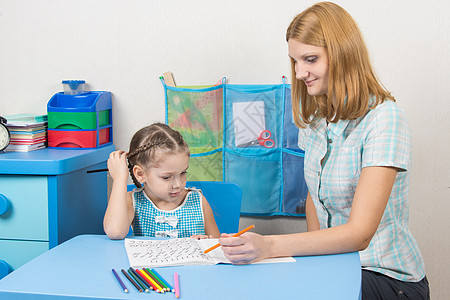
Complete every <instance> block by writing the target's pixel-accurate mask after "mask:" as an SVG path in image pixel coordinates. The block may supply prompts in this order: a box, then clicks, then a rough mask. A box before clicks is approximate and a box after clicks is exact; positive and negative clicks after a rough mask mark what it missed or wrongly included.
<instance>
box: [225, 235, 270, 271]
mask: <svg viewBox="0 0 450 300" xmlns="http://www.w3.org/2000/svg"><path fill="white" fill-rule="evenodd" d="M219 243H220V245H221V246H222V250H223V253H224V254H225V257H226V258H228V259H229V260H230V261H231V263H232V264H236V265H242V264H249V263H252V262H255V261H259V260H262V259H265V258H268V257H269V255H268V252H269V247H270V245H269V241H268V239H267V238H266V237H264V236H262V235H260V234H257V233H254V232H246V233H244V234H242V235H240V236H238V237H233V236H232V234H222V235H221V237H220V239H219Z"/></svg>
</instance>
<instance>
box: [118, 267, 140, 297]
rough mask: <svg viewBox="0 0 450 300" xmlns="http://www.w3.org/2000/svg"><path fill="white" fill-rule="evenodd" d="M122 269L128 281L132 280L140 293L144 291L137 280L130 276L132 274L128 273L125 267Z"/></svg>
mask: <svg viewBox="0 0 450 300" xmlns="http://www.w3.org/2000/svg"><path fill="white" fill-rule="evenodd" d="M121 271H122V273H123V275H125V277H126V278H127V279H128V281H129V282H131V283H132V284H133V285H134V287H135V288H136V289H137V290H138V291H139V292H140V293H142V292H143V290H142V289H141V288H140V287H139V285H138V284H137V283H136V282H134V280H133V279H132V278H131V277H130V275H128V274H127V272H125V270H124V269H122V270H121Z"/></svg>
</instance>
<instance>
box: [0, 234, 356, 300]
mask: <svg viewBox="0 0 450 300" xmlns="http://www.w3.org/2000/svg"><path fill="white" fill-rule="evenodd" d="M296 260H297V262H296V263H279V264H253V265H243V266H234V265H224V264H220V265H201V266H181V267H180V266H178V267H166V268H157V269H156V270H157V271H158V272H159V273H160V274H161V275H162V276H163V277H164V278H165V279H166V280H167V281H168V282H169V283H170V284H173V273H174V272H178V274H179V276H180V277H179V278H180V290H181V297H180V299H195V300H201V299H208V300H211V299H214V300H217V299H236V300H237V299H271V300H272V299H277V300H278V299H345V300H349V299H358V298H359V296H360V290H361V266H360V260H359V255H358V253H347V254H339V255H324V256H309V257H296ZM128 267H129V264H128V259H127V255H126V252H125V247H124V242H123V240H120V241H111V240H109V239H108V238H107V237H106V236H104V235H80V236H77V237H74V238H72V239H70V240H68V241H66V242H64V243H62V244H61V245H58V246H57V247H55V248H53V249H51V250H49V251H48V252H46V253H44V254H42V255H41V256H39V257H37V258H35V259H34V260H32V261H30V262H28V263H27V264H25V265H24V266H22V267H20V268H19V269H17V270H16V271H14V272H12V273H11V274H9V275H8V276H6V277H5V278H3V279H2V280H0V299H2V300H8V299H21V300H27V299H33V300H35V299H38V300H39V299H71V300H72V299H93V298H101V299H161V300H163V299H176V298H175V296H174V294H173V293H165V294H158V293H156V292H153V291H152V292H150V294H148V293H139V292H138V291H137V290H136V289H135V288H134V287H133V286H131V284H130V283H129V282H126V281H125V283H126V284H127V287H128V289H129V290H130V292H129V293H128V294H126V293H124V292H123V291H122V290H121V288H120V286H119V284H118V283H117V282H116V279H115V278H114V277H113V274H112V272H111V269H112V268H114V269H116V270H117V269H119V270H120V269H122V268H123V269H128Z"/></svg>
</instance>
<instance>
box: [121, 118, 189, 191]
mask: <svg viewBox="0 0 450 300" xmlns="http://www.w3.org/2000/svg"><path fill="white" fill-rule="evenodd" d="M175 153H186V155H187V156H190V151H189V147H188V145H187V144H186V142H185V141H184V139H183V136H182V135H181V134H180V133H179V132H178V131H176V130H174V129H172V128H170V127H169V126H167V125H166V124H163V123H154V124H152V125H149V126H146V127H144V128H142V129H140V130H138V131H137V132H136V133H135V134H134V135H133V138H132V139H131V142H130V150H129V151H128V154H127V158H128V170H129V172H130V175H131V179H133V183H134V185H135V186H136V187H138V188H140V187H141V183H140V182H139V181H138V180H137V179H136V177H135V176H134V173H133V167H134V166H135V165H140V166H141V167H145V168H149V167H152V166H155V165H156V164H157V163H158V162H159V161H160V160H161V158H162V157H163V156H162V155H161V154H163V155H164V154H175Z"/></svg>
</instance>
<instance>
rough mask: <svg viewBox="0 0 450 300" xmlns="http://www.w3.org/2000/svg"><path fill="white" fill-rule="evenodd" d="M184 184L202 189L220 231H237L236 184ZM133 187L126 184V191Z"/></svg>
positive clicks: (238, 196) (238, 200)
mask: <svg viewBox="0 0 450 300" xmlns="http://www.w3.org/2000/svg"><path fill="white" fill-rule="evenodd" d="M186 186H187V187H195V188H197V189H200V190H202V193H203V195H204V196H205V198H206V200H208V203H209V205H210V206H211V209H212V210H213V213H214V219H215V220H216V224H217V227H218V228H219V231H220V233H235V232H238V230H239V218H240V215H241V201H242V190H241V188H240V187H239V186H238V185H237V184H235V183H232V182H223V181H188V182H186ZM133 188H135V186H134V185H133V184H130V185H128V191H132V190H133Z"/></svg>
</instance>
